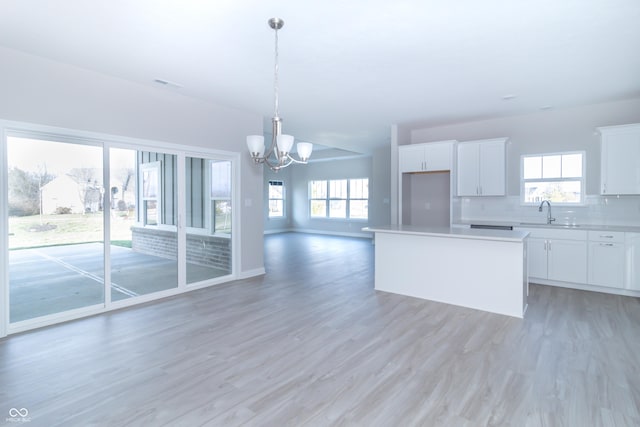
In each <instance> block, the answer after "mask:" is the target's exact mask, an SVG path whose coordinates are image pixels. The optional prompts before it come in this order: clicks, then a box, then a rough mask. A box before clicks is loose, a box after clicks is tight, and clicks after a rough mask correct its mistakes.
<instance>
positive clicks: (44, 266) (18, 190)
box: [7, 136, 105, 323]
mask: <svg viewBox="0 0 640 427" xmlns="http://www.w3.org/2000/svg"><path fill="white" fill-rule="evenodd" d="M7 163H8V188H7V191H8V193H7V194H8V211H9V212H8V213H9V248H8V249H9V303H10V307H9V319H10V322H11V323H15V322H20V321H24V320H29V319H33V318H37V317H41V316H46V315H51V314H56V313H60V312H65V311H69V310H76V309H81V308H86V307H90V306H95V305H102V304H104V293H105V292H104V262H103V260H104V245H103V236H104V228H103V227H104V226H103V223H104V217H103V213H104V206H103V205H102V201H103V197H102V196H103V188H104V187H103V169H102V165H103V162H102V147H99V146H95V145H89V144H81V143H78V142H75V141H74V142H62V141H60V140H49V139H34V138H26V137H11V136H10V137H8V139H7Z"/></svg>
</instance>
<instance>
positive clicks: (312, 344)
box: [0, 234, 640, 426]
mask: <svg viewBox="0 0 640 427" xmlns="http://www.w3.org/2000/svg"><path fill="white" fill-rule="evenodd" d="M265 241H266V243H265V252H266V255H265V257H266V267H267V271H268V273H267V275H265V276H263V277H258V278H253V279H248V280H242V281H237V282H234V283H229V284H224V285H220V286H216V287H212V288H208V289H202V290H198V291H194V292H191V293H187V294H184V295H180V296H177V297H172V298H168V299H165V300H162V301H158V302H154V303H150V304H145V305H142V306H138V307H133V308H129V309H126V310H121V311H117V312H112V313H108V314H105V315H99V316H95V317H91V318H87V319H82V320H79V321H74V322H69V323H66V324H62V325H57V326H53V327H49V328H44V329H40V330H36V331H32V332H28V333H23V334H19V335H14V336H10V337H8V338H5V339H3V340H0V424H2V423H3V422H6V424H11V425H16V424H15V423H11V422H10V421H9V420H8V417H9V410H10V408H27V409H28V410H29V418H30V420H31V422H30V423H29V424H28V425H30V426H200V425H206V426H236V425H249V426H253V425H255V426H286V425H291V426H328V425H336V426H351V425H353V426H485V425H492V426H493V425H496V426H502V425H505V426H508V425H511V426H638V425H640V339H639V338H640V301H639V300H638V299H637V298H630V297H621V296H613V295H606V294H599V293H590V292H582V291H576V290H570V289H562V288H554V287H548V286H539V285H532V286H531V296H530V305H529V310H528V312H527V314H526V316H525V319H524V320H519V319H516V318H510V317H506V316H501V315H496V314H490V313H485V312H481V311H476V310H471V309H466V308H461V307H455V306H450V305H446V304H440V303H435V302H430V301H423V300H419V299H415V298H410V297H404V296H398V295H393V294H386V293H381V292H376V291H374V289H373V268H374V266H373V247H372V246H371V243H370V241H369V240H366V239H353V238H338V237H328V236H316V235H304V234H282V235H272V236H268V237H266V238H265ZM451 268H464V266H459V265H456V264H455V263H454V262H453V261H452V265H451ZM141 280H144V278H141ZM425 280H428V279H427V277H426V276H425ZM442 285H443V286H446V283H443V284H442ZM25 425H27V424H25Z"/></svg>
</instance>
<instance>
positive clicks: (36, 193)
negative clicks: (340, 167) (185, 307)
mask: <svg viewBox="0 0 640 427" xmlns="http://www.w3.org/2000/svg"><path fill="white" fill-rule="evenodd" d="M8 134H9V136H8V137H7V138H6V139H5V141H4V142H5V143H6V153H7V155H6V162H5V163H6V164H4V165H0V166H2V167H6V168H7V170H6V172H7V173H6V176H7V178H8V179H7V180H6V185H5V189H4V191H6V192H7V198H8V206H7V210H6V211H5V212H0V218H1V217H3V216H4V217H5V218H6V219H7V225H8V231H9V233H8V234H9V236H8V239H7V242H8V245H7V247H6V248H4V244H3V248H0V249H1V250H3V251H5V250H6V251H8V256H7V257H6V258H5V259H6V260H7V267H8V268H7V271H8V282H7V283H5V280H4V279H3V280H2V283H1V284H2V286H3V287H4V286H6V287H7V288H8V292H7V295H8V297H9V298H8V302H7V308H8V312H9V316H8V320H9V330H10V331H11V330H12V329H13V330H25V329H29V328H31V327H34V326H33V325H36V326H38V325H41V324H50V323H55V322H57V321H62V320H66V319H69V318H74V317H79V316H83V315H87V314H92V313H97V312H100V311H104V310H109V309H110V308H112V307H121V306H124V305H130V304H134V303H136V302H140V301H149V300H151V299H154V298H158V297H162V296H167V295H172V294H175V293H178V292H181V291H184V290H186V289H187V288H188V286H190V285H191V286H192V287H194V286H198V287H199V286H207V285H209V284H212V283H218V282H221V281H224V280H226V279H227V278H230V277H231V275H232V272H233V268H232V266H233V255H232V253H233V245H232V236H233V234H232V226H233V221H232V213H233V197H232V195H233V193H232V177H233V162H232V161H231V160H230V159H229V158H226V159H225V158H224V157H222V158H217V157H216V156H210V155H199V156H189V155H186V153H180V152H179V151H176V150H174V151H173V152H170V151H168V150H163V149H161V148H158V147H151V146H146V145H142V146H129V145H127V144H123V143H112V142H103V141H100V140H98V139H83V138H79V137H74V136H71V135H69V136H59V135H55V136H52V135H49V134H39V133H37V132H26V131H25V132H22V131H11V132H9V133H8ZM180 218H184V220H179V219H180Z"/></svg>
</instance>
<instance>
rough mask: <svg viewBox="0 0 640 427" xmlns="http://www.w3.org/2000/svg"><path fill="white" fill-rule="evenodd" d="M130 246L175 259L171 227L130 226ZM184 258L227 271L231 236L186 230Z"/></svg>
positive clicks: (147, 252)
mask: <svg viewBox="0 0 640 427" xmlns="http://www.w3.org/2000/svg"><path fill="white" fill-rule="evenodd" d="M131 231H132V238H131V248H132V249H133V250H134V251H136V252H140V253H143V254H147V255H153V256H157V257H161V258H166V259H176V253H177V250H178V240H177V235H176V232H175V231H169V230H158V229H151V228H143V227H131ZM187 262H189V263H191V264H198V265H202V266H206V267H215V268H219V269H221V270H224V271H227V272H229V273H230V272H231V237H218V236H206V235H199V234H187Z"/></svg>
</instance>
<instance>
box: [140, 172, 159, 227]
mask: <svg viewBox="0 0 640 427" xmlns="http://www.w3.org/2000/svg"><path fill="white" fill-rule="evenodd" d="M161 167H162V162H160V161H157V162H150V163H144V164H142V165H140V174H141V181H142V219H143V223H144V225H158V224H159V223H160V207H161V206H162V201H161V198H160V188H161V184H160V169H161Z"/></svg>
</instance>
